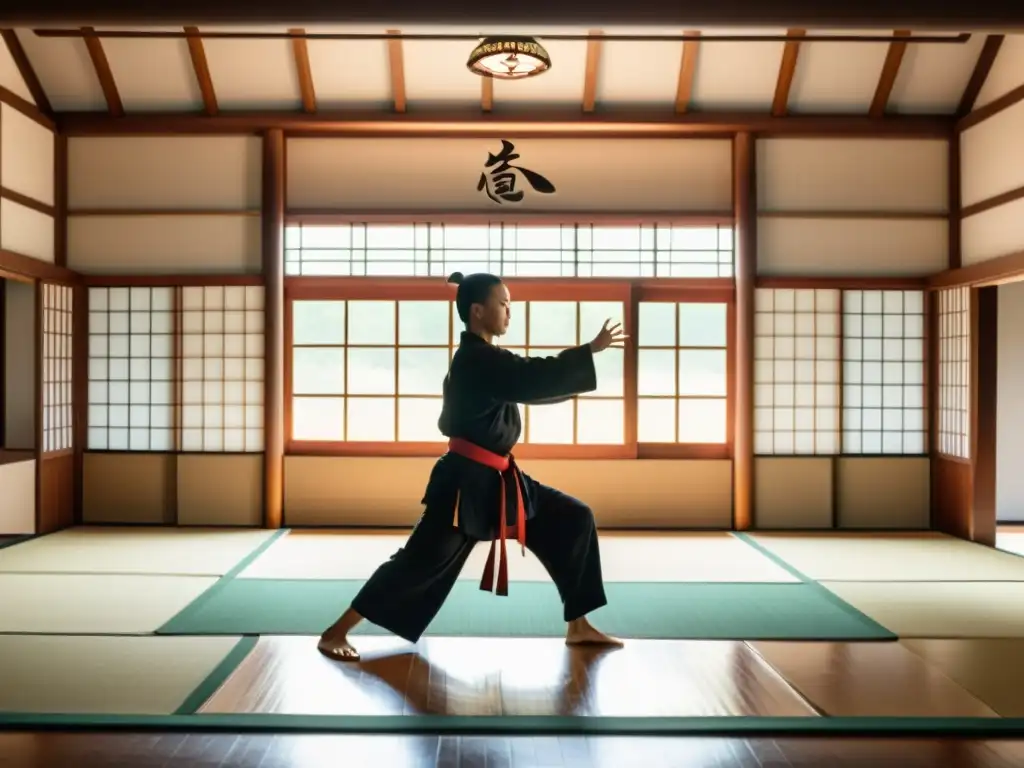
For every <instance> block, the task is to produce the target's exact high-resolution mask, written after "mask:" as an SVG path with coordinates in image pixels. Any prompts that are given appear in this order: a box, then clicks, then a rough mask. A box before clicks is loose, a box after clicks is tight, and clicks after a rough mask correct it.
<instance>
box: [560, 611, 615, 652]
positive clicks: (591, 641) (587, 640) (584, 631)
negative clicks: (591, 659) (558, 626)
mask: <svg viewBox="0 0 1024 768" xmlns="http://www.w3.org/2000/svg"><path fill="white" fill-rule="evenodd" d="M565 644H566V645H606V646H613V647H616V648H621V647H622V646H623V645H624V643H623V642H622V641H621V640H619V639H618V638H617V637H612V636H611V635H606V634H605V633H604V632H600V631H598V630H597V629H595V628H594V627H593V626H592V625H591V624H590V622H589V621H587V619H586V618H585V617H584V618H580V619H575V620H573V621H570V622H569V628H568V630H567V631H566V633H565Z"/></svg>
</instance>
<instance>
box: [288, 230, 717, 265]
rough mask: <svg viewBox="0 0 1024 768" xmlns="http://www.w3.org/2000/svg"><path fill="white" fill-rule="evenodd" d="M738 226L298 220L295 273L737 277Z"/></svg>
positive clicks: (292, 234) (291, 255)
mask: <svg viewBox="0 0 1024 768" xmlns="http://www.w3.org/2000/svg"><path fill="white" fill-rule="evenodd" d="M733 241H734V238H733V228H732V227H731V226H721V225H719V226H706V227H695V226H673V225H666V224H644V225H628V226H595V225H591V224H577V225H572V224H568V225H553V226H525V225H521V224H501V223H494V224H481V225H451V224H425V223H424V224H360V223H352V224H332V225H317V224H293V225H290V226H288V227H287V228H286V231H285V273H286V274H287V275H322V276H323V275H345V276H354V275H359V276H377V277H398V276H417V277H426V276H433V277H443V276H446V275H448V274H450V273H452V272H454V271H456V270H458V271H460V272H463V273H465V274H469V273H471V272H492V273H495V274H499V275H504V276H506V277H627V278H628V277H691V278H702V277H732V274H733V248H734V243H733Z"/></svg>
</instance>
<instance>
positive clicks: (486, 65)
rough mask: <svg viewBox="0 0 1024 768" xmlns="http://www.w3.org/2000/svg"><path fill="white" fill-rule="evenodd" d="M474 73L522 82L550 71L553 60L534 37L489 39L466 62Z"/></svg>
mask: <svg viewBox="0 0 1024 768" xmlns="http://www.w3.org/2000/svg"><path fill="white" fill-rule="evenodd" d="M466 66H467V67H469V70H470V71H471V72H475V73H476V74H478V75H480V76H481V77H494V78H497V79H499V80H520V79H522V78H524V77H533V76H534V75H539V74H541V73H542V72H547V71H548V70H549V69H551V57H550V56H549V55H548V52H547V51H546V50H544V46H542V45H541V44H540V43H538V42H537V41H536V40H534V39H533V38H532V37H504V36H503V37H488V38H484V40H483V41H482V42H481V43H480V44H479V45H478V46H477V47H476V48H474V49H473V52H472V53H471V54H469V61H467V62H466Z"/></svg>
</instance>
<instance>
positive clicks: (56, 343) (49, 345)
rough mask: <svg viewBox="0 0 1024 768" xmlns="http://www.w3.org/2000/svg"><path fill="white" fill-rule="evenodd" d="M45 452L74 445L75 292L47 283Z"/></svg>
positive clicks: (43, 286) (45, 323)
mask: <svg viewBox="0 0 1024 768" xmlns="http://www.w3.org/2000/svg"><path fill="white" fill-rule="evenodd" d="M42 291H43V452H44V453H52V452H54V451H69V450H71V448H72V447H73V446H74V422H73V415H72V414H73V402H72V399H73V394H72V387H71V337H72V331H71V329H72V320H71V317H72V298H73V289H72V288H71V287H70V286H67V285H53V284H50V283H43V285H42Z"/></svg>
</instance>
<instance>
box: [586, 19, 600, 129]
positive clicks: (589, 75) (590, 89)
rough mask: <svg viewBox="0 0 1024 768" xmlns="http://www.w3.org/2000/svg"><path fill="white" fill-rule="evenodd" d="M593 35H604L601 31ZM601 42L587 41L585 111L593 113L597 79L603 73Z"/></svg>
mask: <svg viewBox="0 0 1024 768" xmlns="http://www.w3.org/2000/svg"><path fill="white" fill-rule="evenodd" d="M588 34H591V35H600V34H603V32H601V30H599V29H592V30H590V31H589V32H588ZM603 46H604V42H603V41H601V40H587V64H586V68H585V69H584V71H583V111H584V112H593V111H594V108H595V106H596V105H597V78H598V75H599V73H600V71H601V49H602V48H603Z"/></svg>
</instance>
